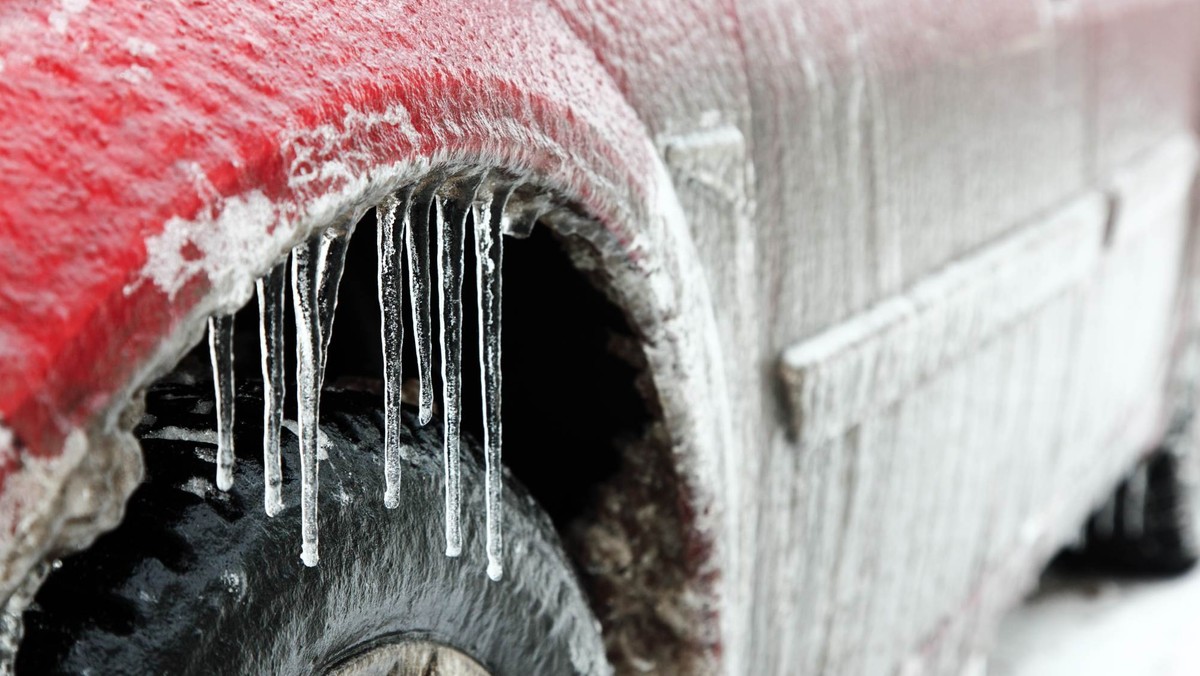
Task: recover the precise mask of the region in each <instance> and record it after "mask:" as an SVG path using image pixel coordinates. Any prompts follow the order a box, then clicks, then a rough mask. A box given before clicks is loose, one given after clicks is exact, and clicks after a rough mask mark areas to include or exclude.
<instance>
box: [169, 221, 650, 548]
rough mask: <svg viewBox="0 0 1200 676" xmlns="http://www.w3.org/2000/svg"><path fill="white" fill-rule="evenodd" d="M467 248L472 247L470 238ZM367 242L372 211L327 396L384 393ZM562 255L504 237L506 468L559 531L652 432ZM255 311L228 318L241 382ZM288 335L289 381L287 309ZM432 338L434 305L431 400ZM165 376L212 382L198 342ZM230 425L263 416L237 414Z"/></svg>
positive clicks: (467, 358)
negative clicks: (626, 446)
mask: <svg viewBox="0 0 1200 676" xmlns="http://www.w3.org/2000/svg"><path fill="white" fill-rule="evenodd" d="M467 241H468V244H470V242H471V234H470V229H468V234H467ZM375 242H376V225H375V215H374V211H373V210H372V211H371V212H369V213H368V214H367V215H366V216H365V217H364V218H363V219H362V221H361V222H360V223H359V225H358V227H357V229H356V232H355V234H354V237H353V238H352V240H351V244H350V250H349V254H348V257H347V263H346V271H345V276H344V277H343V280H342V286H341V290H340V292H339V294H338V310H337V314H336V319H335V322H334V329H333V337H332V340H331V343H330V351H329V356H328V365H327V371H326V377H325V383H326V386H327V387H354V388H364V389H378V388H381V380H380V379H381V377H382V373H383V361H382V349H381V346H380V310H379V305H378V296H377V281H376V272H377V264H376V254H375ZM571 245H572V244H570V243H568V242H567V241H564V240H563V239H561V238H559V237H558V236H557V235H555V234H554V233H552V232H551V231H550V229H549V228H548V227H545V226H538V227H536V228H534V230H533V233H532V235H531V236H530V237H529V238H527V239H513V238H506V239H505V251H504V269H503V274H504V301H503V303H504V304H503V312H504V315H503V350H504V352H503V377H504V380H503V387H504V390H503V409H502V411H503V426H504V427H503V430H504V462H505V465H506V466H507V467H508V468H509V470H510V471H511V472H512V473H513V474H514V475H515V476H516V477H517V479H518V480H519V481H520V482H521V483H523V484H524V485H525V486H526V487H527V488H528V489H529V491H530V493H531V494H532V495H533V496H534V498H535V499H536V500H538V502H539V503H540V504H541V506H542V508H543V509H544V510H545V511H546V512H547V513H548V514H549V515H550V517H551V519H552V520H553V521H554V523H555V525H556V526H557V527H558V528H559V529H560V532H562V531H563V529H565V528H566V527H567V526H568V525H569V524H571V523H572V522H574V521H575V520H576V519H578V518H580V517H581V516H584V515H585V514H586V513H587V511H588V509H589V507H590V505H591V504H592V501H593V497H594V493H595V489H596V488H597V487H598V486H599V485H601V484H602V483H603V482H605V481H606V480H608V479H609V478H611V477H612V476H613V475H614V474H615V473H616V472H617V470H618V469H619V467H620V459H621V452H620V448H621V445H622V443H623V442H624V441H627V440H628V439H633V438H637V437H639V436H640V435H641V434H642V433H643V430H644V429H645V427H646V426H647V424H648V423H649V413H648V409H647V404H646V402H645V399H644V397H643V395H642V394H641V393H640V392H639V390H638V388H637V385H636V381H637V380H638V377H639V372H638V369H637V367H636V366H634V364H633V363H632V362H636V361H639V360H638V359H637V358H634V359H631V360H627V359H625V358H623V357H622V356H621V355H622V354H628V349H629V346H636V345H637V344H638V343H637V340H636V337H635V336H634V335H633V332H632V330H631V329H630V327H629V324H628V322H627V321H626V320H625V317H624V315H623V314H622V312H621V310H620V309H619V308H618V307H617V306H616V305H615V304H614V303H613V302H611V301H610V300H609V298H608V297H607V296H606V295H605V294H604V293H602V292H601V291H600V290H599V289H598V288H597V285H596V284H594V283H593V280H590V279H589V278H588V277H587V276H586V274H585V273H583V272H581V271H580V270H579V269H577V268H576V266H575V265H574V264H573V263H572V261H571V258H570V256H569V255H568V253H567V247H568V246H571ZM574 245H576V246H581V245H580V244H577V243H576V244H574ZM471 249H472V247H471V246H467V247H466V251H467V260H466V265H465V268H466V271H465V276H464V280H463V298H464V301H465V302H464V307H463V327H464V335H463V365H462V368H463V376H462V382H463V409H462V410H463V429H464V431H465V432H466V433H467V434H471V435H473V436H475V438H477V439H479V438H481V437H482V432H481V430H482V425H481V423H482V419H481V412H480V411H481V409H480V401H481V399H480V379H479V367H478V352H477V349H478V348H477V347H476V338H477V335H478V327H477V310H476V307H475V304H474V298H475V292H474V288H475V274H474V255H473V252H472V250H471ZM289 293H290V292H289ZM406 302H407V299H406ZM257 312H258V309H257V304H256V301H254V300H251V301H250V302H249V303H248V304H247V305H246V306H245V307H244V308H243V309H242V310H241V311H239V312H238V314H237V317H236V333H235V335H236V352H235V354H236V357H235V370H236V378H237V379H238V380H239V381H242V380H247V379H249V380H260V379H261V377H262V376H261V373H260V371H259V368H260V367H259V364H260V361H259V347H258V315H257ZM407 316H408V315H407V313H406V317H407ZM406 324H411V322H406ZM287 326H288V327H289V330H288V331H287V338H286V340H287V341H288V348H287V353H288V360H289V366H288V369H287V372H288V373H289V374H292V373H294V372H295V363H294V360H295V355H294V331H292V330H291V329H290V327H291V326H293V324H292V318H291V311H290V302H289V317H288V324H287ZM437 330H438V326H437V305H436V299H435V302H434V372H435V379H437V380H438V382H437V383H436V392H437V395H438V396H437V399H438V400H439V401H440V398H441V397H440V387H441V383H440V378H438V377H437V375H436V374H440V356H439V354H438V348H437ZM635 349H636V348H635ZM404 373H405V380H406V381H407V380H408V379H409V378H410V375H409V374H412V376H413V377H415V374H416V356H415V351H414V341H413V338H412V332H411V327H407V328H406V335H405V344H404ZM170 377H187V378H198V379H199V378H204V379H208V378H210V375H209V357H208V346H207V343H206V342H201V344H199V345H197V346H196V347H195V348H194V349H193V350H192V351H191V352H190V353H189V354H188V355H187V356H186V357H185V358H184V359H183V360H182V361H181V362H180V365H179V367H178V368H177V369H176V371H175V372H174V373H173V374H172V375H171V376H168V378H170ZM294 391H295V390H294V387H293V386H292V384H291V383H289V390H288V393H289V403H288V408H287V412H286V415H287V416H288V417H289V418H292V417H294V415H295V403H294V396H293V395H292V394H291V393H292V392H294ZM381 407H382V403H381ZM238 415H261V413H260V412H258V411H254V412H249V411H239V412H238ZM214 424H215V421H214Z"/></svg>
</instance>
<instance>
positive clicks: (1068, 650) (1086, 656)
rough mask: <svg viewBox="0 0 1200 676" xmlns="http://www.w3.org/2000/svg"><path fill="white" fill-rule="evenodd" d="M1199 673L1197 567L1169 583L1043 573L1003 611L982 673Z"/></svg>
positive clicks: (1199, 581) (1199, 585) (1199, 588)
mask: <svg viewBox="0 0 1200 676" xmlns="http://www.w3.org/2000/svg"><path fill="white" fill-rule="evenodd" d="M1066 674H1090V675H1093V676H1109V675H1111V676H1117V675H1120V676H1139V675H1143V674H1144V675H1147V676H1160V675H1161V676H1195V675H1197V674H1200V570H1194V571H1192V572H1191V573H1190V574H1188V575H1186V576H1184V577H1181V578H1177V579H1173V580H1158V581H1144V580H1137V581H1134V580H1125V581H1114V580H1111V579H1104V578H1087V579H1081V578H1079V577H1065V576H1063V575H1058V574H1053V573H1052V574H1050V575H1047V577H1046V578H1045V579H1044V580H1043V582H1042V586H1041V589H1039V591H1038V592H1037V593H1036V594H1035V595H1034V596H1033V598H1031V599H1030V600H1029V601H1028V602H1027V603H1026V604H1025V605H1024V606H1022V607H1021V608H1020V609H1019V610H1017V611H1015V612H1014V613H1012V614H1010V615H1009V617H1008V618H1007V619H1006V621H1005V623H1004V625H1003V626H1002V628H1001V636H1000V641H999V644H998V645H997V648H996V652H995V654H994V655H993V657H992V660H991V665H990V669H989V671H988V676H1061V675H1066Z"/></svg>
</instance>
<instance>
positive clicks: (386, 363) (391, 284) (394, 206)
mask: <svg viewBox="0 0 1200 676" xmlns="http://www.w3.org/2000/svg"><path fill="white" fill-rule="evenodd" d="M411 198H412V190H411V189H409V190H406V191H404V192H403V193H401V195H400V199H397V198H395V197H388V198H386V199H385V200H383V202H381V203H380V204H379V206H378V207H376V208H375V214H376V216H377V217H378V221H379V228H378V231H377V232H378V241H377V247H378V254H379V312H380V316H381V317H382V318H383V321H382V322H381V337H382V339H383V392H384V394H383V419H384V423H383V428H384V430H383V466H384V470H383V472H384V481H385V484H386V485H385V490H384V494H383V504H384V506H385V507H387V508H388V509H395V508H396V507H397V506H399V504H400V404H401V392H402V390H403V386H404V375H403V372H402V368H401V367H402V364H403V362H402V355H403V347H404V298H403V286H404V280H403V276H402V271H401V263H400V251H401V248H402V247H403V244H404V237H405V230H406V229H407V226H408V202H409V200H410V199H411ZM397 213H399V214H400V216H401V218H400V222H399V223H398V224H397V222H396V214H397ZM397 227H398V228H399V231H398V232H397Z"/></svg>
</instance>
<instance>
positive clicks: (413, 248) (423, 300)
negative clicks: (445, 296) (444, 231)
mask: <svg viewBox="0 0 1200 676" xmlns="http://www.w3.org/2000/svg"><path fill="white" fill-rule="evenodd" d="M437 188H438V186H437V185H436V184H431V185H428V186H426V187H425V188H423V189H422V190H420V191H419V192H418V193H417V194H416V196H415V197H414V198H413V201H412V209H411V211H410V214H409V221H408V223H409V227H408V242H407V243H408V287H409V288H408V292H409V298H411V299H412V313H413V339H414V340H415V341H416V343H415V344H416V348H417V350H416V351H417V377H418V378H419V379H420V382H421V395H420V401H419V404H418V406H419V409H420V410H419V412H418V415H417V419H418V421H419V422H420V423H421V424H422V425H424V424H426V423H428V422H429V421H430V420H431V419H433V329H432V326H430V323H431V312H432V311H431V309H430V307H429V305H430V299H429V296H430V290H429V289H430V287H429V214H430V210H433V211H434V212H435V213H434V215H435V217H436V218H437V219H439V220H440V219H441V215H442V214H441V205H440V204H439V203H438V200H437Z"/></svg>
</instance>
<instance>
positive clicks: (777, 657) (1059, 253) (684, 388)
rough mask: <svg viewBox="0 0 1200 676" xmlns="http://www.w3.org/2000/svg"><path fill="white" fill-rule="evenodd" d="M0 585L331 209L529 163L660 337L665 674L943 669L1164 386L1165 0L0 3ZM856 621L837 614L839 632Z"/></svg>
mask: <svg viewBox="0 0 1200 676" xmlns="http://www.w3.org/2000/svg"><path fill="white" fill-rule="evenodd" d="M0 26H2V27H3V28H2V30H3V33H4V35H5V39H4V40H3V41H0V43H2V46H0V195H3V197H2V198H0V249H2V250H3V251H5V252H6V254H5V259H4V263H3V267H2V268H0V270H2V271H3V272H2V278H0V280H2V281H0V425H2V427H0V432H2V433H0V462H2V465H0V477H2V478H3V482H4V483H3V492H2V493H0V515H3V518H4V519H5V523H4V524H3V527H2V528H0V591H3V593H4V594H5V595H9V596H11V595H12V594H14V593H15V592H17V591H18V590H20V589H21V588H22V585H25V584H26V580H28V579H29V575H30V572H31V571H33V570H34V569H35V566H36V565H37V564H38V563H39V562H40V561H41V560H42V559H43V558H44V557H45V556H47V555H48V554H49V555H53V554H56V553H58V552H62V551H66V550H69V549H72V548H79V547H82V546H85V545H86V544H87V543H88V542H90V540H91V539H92V538H93V537H94V536H95V534H96V533H97V532H99V531H100V530H102V529H104V528H107V527H110V526H111V525H112V524H113V523H115V521H116V520H117V519H118V518H119V516H120V513H121V505H122V503H123V500H124V499H125V497H126V495H127V494H128V492H129V491H130V490H132V487H133V486H134V485H135V483H136V481H137V479H138V476H139V473H140V456H139V449H138V446H137V443H136V440H134V439H133V437H132V436H131V435H130V434H129V432H128V430H129V427H130V425H131V424H132V422H131V421H130V419H129V418H130V417H135V416H134V413H135V412H134V411H130V410H129V402H130V401H131V397H133V395H134V394H135V393H136V392H137V390H138V389H139V388H140V387H143V386H144V385H146V384H147V383H148V382H150V381H151V380H152V379H153V378H154V377H155V375H156V374H158V373H161V372H163V371H165V370H166V369H168V368H169V367H170V366H171V364H172V363H173V362H174V360H175V359H176V358H178V356H179V355H180V354H181V353H182V352H183V351H184V350H185V349H186V348H187V347H188V346H190V345H192V344H194V343H195V342H196V341H197V340H198V339H199V337H200V333H201V332H202V331H203V330H204V328H205V326H206V321H207V319H208V318H209V317H210V316H213V315H219V314H222V313H224V312H228V311H232V310H233V309H236V308H237V307H239V306H241V305H242V304H243V303H244V302H245V301H246V300H247V299H249V298H250V297H251V295H252V293H253V291H254V285H255V281H256V280H257V279H259V278H261V277H263V276H264V275H266V274H267V273H268V272H269V271H270V270H271V268H272V267H273V265H274V264H275V263H276V262H277V261H278V260H279V258H280V256H281V255H283V254H285V253H286V252H287V251H289V250H290V249H291V248H292V247H293V246H295V245H297V244H299V243H301V242H303V241H305V240H306V239H307V238H308V237H309V235H310V234H311V233H313V232H314V231H315V230H316V229H318V228H321V227H325V226H328V225H329V224H331V223H334V222H339V221H341V220H343V219H345V218H346V217H347V216H348V215H352V214H354V213H356V212H358V211H360V210H362V209H365V208H368V207H371V206H374V205H376V204H378V203H380V202H381V201H384V200H386V199H387V198H388V197H389V196H390V195H392V194H393V193H394V191H396V190H397V189H399V188H401V187H402V186H404V185H407V184H408V183H410V182H411V181H412V180H416V179H417V178H419V177H421V176H424V175H427V174H428V173H429V172H431V171H448V172H453V171H457V170H459V169H462V168H464V167H481V168H488V169H490V170H496V171H501V172H505V173H506V174H508V175H511V176H514V177H519V178H520V179H521V180H522V181H523V183H524V184H526V185H529V186H533V187H535V188H537V190H538V191H539V192H540V193H541V194H552V195H554V196H555V204H556V205H558V206H556V208H555V209H552V210H550V211H544V210H543V209H542V208H541V207H540V206H539V204H538V203H537V202H536V201H535V200H531V201H529V202H528V203H525V204H524V205H522V203H520V202H519V201H518V202H514V205H513V207H512V208H513V209H514V218H517V219H518V220H519V219H520V218H521V217H527V218H534V217H541V219H542V220H543V222H545V223H547V224H549V225H550V226H551V227H554V228H556V229H558V230H560V231H562V232H568V231H569V232H572V233H576V234H578V235H579V236H581V237H584V238H586V239H587V240H588V241H589V242H590V243H591V244H592V245H593V246H594V247H595V249H596V250H597V251H598V252H600V253H599V261H600V265H601V266H602V267H603V269H604V272H605V274H606V275H607V276H608V277H609V278H610V279H611V280H612V285H613V288H614V289H615V293H616V294H617V296H618V297H619V298H620V299H621V303H622V305H623V309H624V310H625V312H626V313H627V315H628V316H629V317H630V318H631V322H632V323H633V324H634V325H635V326H636V328H637V329H638V331H639V333H640V334H641V335H642V336H643V337H644V342H645V351H646V354H647V359H648V361H649V368H650V371H651V374H652V377H653V379H654V384H655V387H656V389H657V392H658V395H659V398H660V400H661V406H662V410H663V419H664V423H665V426H666V428H667V430H668V431H669V434H670V439H671V449H672V456H671V457H672V462H673V465H674V467H675V468H676V471H677V472H678V473H679V476H680V477H681V480H682V481H683V482H684V484H685V486H686V490H685V491H684V494H685V495H686V496H687V503H688V504H687V513H688V515H689V518H688V521H687V523H686V524H685V528H686V539H687V541H688V542H689V543H690V544H689V547H688V552H689V558H688V561H687V565H686V566H684V567H683V568H682V573H681V574H682V575H683V577H684V578H685V580H686V593H684V594H681V595H680V598H682V599H685V600H684V601H681V602H680V603H679V604H677V605H675V606H673V612H675V613H677V615H673V616H672V617H671V618H670V621H669V622H668V624H669V625H670V626H671V627H672V628H673V629H672V630H673V632H674V638H675V640H676V641H677V642H678V643H679V645H682V646H685V648H684V649H683V650H682V651H681V652H680V653H679V654H683V655H686V656H687V661H686V666H687V667H688V668H695V669H709V670H719V671H725V672H728V673H786V672H793V671H798V672H803V673H809V672H816V671H820V670H825V671H828V672H831V673H856V672H861V673H878V672H880V671H884V670H890V669H895V668H898V667H900V666H901V665H906V666H907V668H911V669H915V670H918V671H920V670H931V671H932V670H949V669H952V668H957V667H958V666H960V665H961V664H964V663H965V662H967V661H968V660H969V659H971V657H972V655H974V654H975V652H976V651H978V650H982V649H983V648H984V647H985V646H986V637H987V636H988V633H989V632H988V627H989V626H990V624H991V623H993V622H994V621H995V619H996V617H997V616H998V614H999V613H1000V612H1001V611H1002V610H1003V609H1004V608H1005V607H1007V605H1009V604H1011V603H1012V602H1013V601H1014V600H1015V598H1016V596H1017V595H1018V594H1019V592H1020V590H1021V588H1022V585H1023V584H1025V583H1026V582H1027V580H1028V579H1029V578H1030V576H1031V575H1032V574H1033V573H1034V572H1035V571H1036V570H1037V569H1038V568H1039V566H1040V565H1041V564H1042V563H1043V562H1044V561H1045V559H1046V558H1047V557H1048V556H1049V554H1050V553H1051V552H1053V551H1054V550H1055V549H1056V548H1057V547H1058V546H1060V545H1061V544H1062V543H1063V542H1064V541H1065V540H1066V539H1067V538H1069V537H1070V535H1071V531H1072V529H1074V528H1075V527H1076V526H1077V525H1078V523H1079V522H1080V521H1081V520H1082V518H1083V515H1084V514H1086V513H1087V511H1088V510H1089V509H1090V508H1091V507H1092V506H1093V505H1094V504H1095V503H1096V502H1097V501H1098V500H1099V499H1100V498H1101V497H1102V496H1103V495H1105V494H1106V492H1107V491H1108V490H1109V489H1110V488H1111V486H1112V485H1113V484H1114V483H1115V481H1116V480H1117V478H1118V477H1119V476H1120V475H1121V473H1122V472H1123V471H1125V470H1126V469H1128V467H1129V466H1130V465H1131V463H1132V462H1133V461H1134V460H1135V459H1136V458H1137V457H1138V456H1139V454H1140V453H1142V452H1143V451H1144V450H1145V449H1146V448H1148V447H1150V446H1152V445H1153V444H1154V443H1156V442H1157V440H1159V439H1160V438H1161V437H1162V434H1163V430H1164V427H1165V424H1166V420H1167V418H1168V417H1169V416H1170V414H1171V412H1172V400H1171V398H1170V396H1169V395H1170V392H1171V389H1170V387H1169V386H1170V384H1171V382H1172V375H1174V374H1177V373H1179V370H1178V369H1177V368H1176V365H1177V364H1178V363H1179V360H1178V359H1177V357H1178V355H1179V354H1180V351H1179V350H1178V349H1177V345H1180V344H1183V343H1184V342H1185V341H1184V340H1183V339H1184V338H1185V337H1187V336H1188V335H1190V331H1191V324H1190V317H1191V310H1190V305H1189V302H1190V300H1189V299H1190V288H1191V284H1192V281H1191V275H1190V273H1189V270H1190V260H1191V253H1190V252H1191V248H1190V246H1189V242H1190V241H1191V233H1192V214H1191V210H1190V207H1189V201H1188V196H1189V190H1190V188H1191V185H1192V183H1193V181H1194V178H1195V168H1196V167H1195V159H1196V152H1195V137H1194V132H1193V128H1192V124H1193V120H1194V115H1195V107H1194V102H1195V84H1196V82H1197V81H1198V79H1197V77H1196V73H1195V64H1196V63H1197V59H1196V54H1195V49H1196V48H1195V41H1194V40H1193V36H1194V35H1195V34H1196V29H1197V28H1198V24H1197V7H1196V5H1195V3H1192V2H1183V1H1179V2H1167V1H1164V2H1151V1H1145V2H1143V1H1138V0H1120V1H1117V0H1111V1H1105V0H1083V1H1081V2H1074V3H1054V2H1035V1H1031V2H1017V3H1009V2H1005V3H996V2H974V3H919V2H900V3H887V2H870V1H867V0H863V1H861V2H857V1H856V2H851V3H833V2H810V3H799V4H790V3H789V4H784V3H773V2H740V3H732V2H731V3H721V4H715V5H714V4H709V3H689V4H687V5H686V6H685V5H681V4H679V3H655V2H644V3H638V2H630V3H620V4H619V5H617V6H594V5H592V4H590V3H583V2H580V3H573V2H568V1H562V2H551V3H544V2H515V3H514V2H506V3H458V2H428V3H406V4H400V3H379V4H375V5H368V6H363V5H361V4H358V3H345V2H333V3H330V2H324V3H316V2H312V3H310V2H300V1H295V2H284V3H275V4H270V3H238V4H236V5H223V4H222V5H215V6H214V5H195V6H193V5H175V4H169V3H154V4H149V5H142V4H139V3H131V2H120V3H107V4H102V3H91V4H89V3H87V2H74V1H71V2H62V3H57V4H45V3H35V2H16V3H9V4H7V5H6V6H5V7H4V9H3V10H0ZM864 646H865V648H864Z"/></svg>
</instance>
